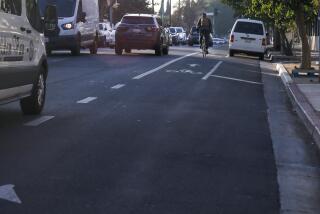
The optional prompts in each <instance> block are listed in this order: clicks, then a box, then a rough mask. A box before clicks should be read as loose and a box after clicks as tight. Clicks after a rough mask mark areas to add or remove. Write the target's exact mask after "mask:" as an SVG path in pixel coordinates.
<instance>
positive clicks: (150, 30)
mask: <svg viewBox="0 0 320 214" xmlns="http://www.w3.org/2000/svg"><path fill="white" fill-rule="evenodd" d="M158 30H159V28H157V27H156V26H153V27H147V28H146V31H148V32H157V31H158Z"/></svg>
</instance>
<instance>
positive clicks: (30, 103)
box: [20, 67, 47, 115]
mask: <svg viewBox="0 0 320 214" xmlns="http://www.w3.org/2000/svg"><path fill="white" fill-rule="evenodd" d="M46 89H47V87H46V74H45V69H44V68H43V67H42V68H41V70H40V72H39V74H38V77H37V81H36V83H34V85H33V89H32V93H31V96H30V97H26V98H24V99H22V100H20V107H21V110H22V112H23V113H24V114H25V115H37V114H40V113H41V112H42V110H43V107H44V104H45V99H46Z"/></svg>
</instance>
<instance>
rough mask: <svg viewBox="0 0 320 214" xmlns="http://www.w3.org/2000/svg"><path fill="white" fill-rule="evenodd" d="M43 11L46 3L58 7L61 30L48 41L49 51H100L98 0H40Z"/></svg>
mask: <svg viewBox="0 0 320 214" xmlns="http://www.w3.org/2000/svg"><path fill="white" fill-rule="evenodd" d="M39 2H40V6H41V11H44V9H45V5H46V4H53V5H56V7H57V12H58V17H59V20H58V26H59V29H60V32H59V33H58V34H57V35H56V36H50V37H48V38H46V39H47V41H46V47H47V53H48V54H50V53H51V51H52V50H71V53H72V55H79V54H80V49H81V48H89V49H90V53H91V54H96V53H97V51H98V43H99V38H98V31H99V4H98V0H39Z"/></svg>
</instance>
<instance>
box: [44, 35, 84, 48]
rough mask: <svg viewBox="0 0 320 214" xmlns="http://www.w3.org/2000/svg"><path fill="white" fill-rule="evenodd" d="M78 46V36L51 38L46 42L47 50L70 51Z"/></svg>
mask: <svg viewBox="0 0 320 214" xmlns="http://www.w3.org/2000/svg"><path fill="white" fill-rule="evenodd" d="M77 44H78V39H77V36H57V37H49V38H48V41H47V42H46V46H47V48H49V49H51V50H63V49H66V50H69V49H72V48H75V47H76V46H77Z"/></svg>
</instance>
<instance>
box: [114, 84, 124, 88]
mask: <svg viewBox="0 0 320 214" xmlns="http://www.w3.org/2000/svg"><path fill="white" fill-rule="evenodd" d="M124 86H126V85H125V84H118V85H115V86H112V87H111V89H120V88H122V87H124Z"/></svg>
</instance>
